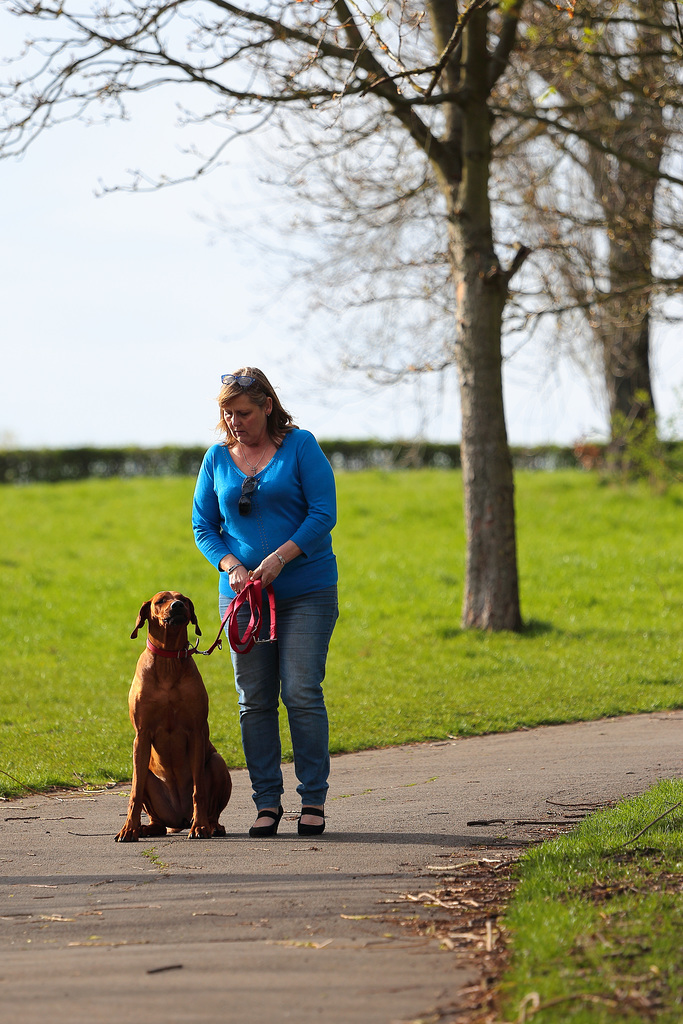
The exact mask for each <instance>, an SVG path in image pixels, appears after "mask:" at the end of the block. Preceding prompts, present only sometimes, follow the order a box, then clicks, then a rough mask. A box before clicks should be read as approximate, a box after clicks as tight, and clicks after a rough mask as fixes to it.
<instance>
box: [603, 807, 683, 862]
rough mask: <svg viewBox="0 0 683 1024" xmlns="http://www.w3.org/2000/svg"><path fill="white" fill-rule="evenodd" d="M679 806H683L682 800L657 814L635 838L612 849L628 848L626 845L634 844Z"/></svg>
mask: <svg viewBox="0 0 683 1024" xmlns="http://www.w3.org/2000/svg"><path fill="white" fill-rule="evenodd" d="M681 804H683V800H679V801H678V803H677V804H673V805H672V806H671V807H669V808H668V809H667V810H666V811H664V812H663V814H659V815H658V816H657V817H656V818H653V819H652V821H650V822H649V823H648V824H647V825H646V826H645V828H641V830H640V832H638V833H637V834H636V835H635V836H632V837H631V838H630V839H627V840H626V842H625V843H619V845H618V846H615V847H614V849H615V850H621V849H622V848H623V847H624V846H628V845H629V843H635V841H636V839H640V837H641V836H642V835H643V834H644V833H645V832H647V830H648V829H649V828H652V826H653V825H656V824H657V822H658V821H661V820H662V818H666V816H667V814H671V812H672V811H675V810H676V808H677V807H680V806H681Z"/></svg>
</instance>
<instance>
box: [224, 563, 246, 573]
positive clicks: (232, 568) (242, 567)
mask: <svg viewBox="0 0 683 1024" xmlns="http://www.w3.org/2000/svg"><path fill="white" fill-rule="evenodd" d="M235 569H244V566H243V565H242V563H241V562H235V564H234V565H231V566H230V568H229V569H228V576H229V575H230V573H231V572H234V571H235Z"/></svg>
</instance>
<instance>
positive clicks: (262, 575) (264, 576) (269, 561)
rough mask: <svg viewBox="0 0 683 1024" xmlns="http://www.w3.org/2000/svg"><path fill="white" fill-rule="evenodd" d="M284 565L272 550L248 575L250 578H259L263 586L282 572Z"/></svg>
mask: <svg viewBox="0 0 683 1024" xmlns="http://www.w3.org/2000/svg"><path fill="white" fill-rule="evenodd" d="M283 568H284V566H283V564H282V562H281V561H280V559H279V558H278V556H277V555H276V554H275V553H274V552H273V553H271V554H270V555H266V557H265V558H264V559H263V561H262V562H261V564H260V565H257V566H256V568H255V569H253V570H252V571H251V572H250V573H249V577H250V579H252V580H261V583H262V584H263V586H264V587H267V586H268V584H269V583H272V582H273V580H274V579H277V577H278V576H279V575H280V573H281V572H282V570H283Z"/></svg>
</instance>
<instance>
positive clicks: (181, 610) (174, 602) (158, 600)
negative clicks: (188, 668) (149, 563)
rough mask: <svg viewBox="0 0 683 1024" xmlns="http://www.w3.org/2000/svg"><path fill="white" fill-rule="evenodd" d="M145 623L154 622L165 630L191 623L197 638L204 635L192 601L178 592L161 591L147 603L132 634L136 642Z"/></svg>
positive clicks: (141, 609)
mask: <svg viewBox="0 0 683 1024" xmlns="http://www.w3.org/2000/svg"><path fill="white" fill-rule="evenodd" d="M145 622H149V623H151V622H154V623H156V624H158V625H160V626H161V627H162V628H163V629H173V628H178V627H180V626H187V624H188V623H189V622H191V623H192V624H193V626H194V632H195V636H201V635H202V631H201V629H200V628H199V623H198V622H197V616H196V615H195V610H194V605H193V604H192V601H191V600H190V599H189V597H185V595H184V594H181V593H179V592H178V591H177V590H160V591H159V593H158V594H155V595H154V597H152V598H150V600H149V601H145V603H144V604H143V605H142V606H141V608H140V611H139V612H138V618H137V622H136V623H135V628H134V629H133V632H132V633H131V634H130V638H131V640H135V638H136V637H137V635H138V630H139V629H140V627H141V626H142V625H143V623H145Z"/></svg>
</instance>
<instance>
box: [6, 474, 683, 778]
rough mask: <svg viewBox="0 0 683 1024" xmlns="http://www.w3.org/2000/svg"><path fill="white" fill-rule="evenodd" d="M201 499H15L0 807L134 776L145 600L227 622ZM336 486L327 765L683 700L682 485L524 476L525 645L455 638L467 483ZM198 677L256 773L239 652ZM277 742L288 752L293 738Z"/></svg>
mask: <svg viewBox="0 0 683 1024" xmlns="http://www.w3.org/2000/svg"><path fill="white" fill-rule="evenodd" d="M193 487H194V482H193V480H191V479H189V478H183V477H176V478H150V479H142V478H139V479H126V480H89V481H79V482H75V483H65V484H54V485H43V484H36V485H31V486H27V487H3V488H0V533H1V534H2V537H3V548H2V551H1V552H0V579H1V584H2V585H1V586H0V610H1V612H2V622H3V627H4V636H3V640H4V644H3V652H2V671H1V672H0V794H3V793H4V794H7V795H12V794H16V793H18V792H20V791H21V789H22V787H24V786H31V787H35V788H38V789H44V788H47V787H49V786H53V785H60V786H63V785H82V784H84V783H93V784H102V783H104V782H107V781H109V780H114V781H120V780H124V779H127V778H129V777H130V771H131V741H132V730H131V726H130V723H129V721H128V715H127V704H126V701H127V692H128V688H129V685H130V680H131V678H132V675H133V669H134V665H135V661H136V659H137V657H138V654H139V652H140V649H141V648H142V646H143V644H144V640H143V638H142V636H140V637H139V638H138V641H137V642H131V640H130V639H129V634H130V631H131V629H132V627H133V625H134V622H135V617H136V615H137V611H138V608H139V607H140V605H141V603H142V602H143V601H144V600H146V599H147V598H149V597H150V596H151V595H152V594H153V593H155V592H156V591H157V590H161V589H164V588H170V589H178V590H182V591H184V592H185V593H187V594H189V596H190V597H191V598H192V599H193V601H194V603H195V607H196V609H197V613H198V616H199V621H200V624H201V627H202V629H203V631H204V639H205V640H206V641H207V643H206V646H208V645H209V643H210V642H211V639H213V636H214V635H215V632H214V631H215V630H216V629H217V627H218V612H217V574H216V572H215V570H213V569H212V568H211V566H209V565H208V563H207V562H206V561H205V560H204V558H203V557H202V556H201V555H200V554H199V552H198V551H197V549H196V548H195V545H194V540H193V537H192V532H191V529H190V506H191V500H192V491H193ZM338 495H339V522H338V526H337V528H336V529H335V532H334V545H335V550H336V552H337V558H338V562H339V571H340V606H341V618H340V620H339V623H338V625H337V629H336V631H335V635H334V638H333V641H332V648H331V651H330V658H329V662H328V674H327V680H326V684H325V690H326V696H327V702H328V707H329V711H330V725H331V737H332V743H331V746H332V750H333V752H341V751H349V750H359V749H364V748H366V749H367V748H369V747H375V746H386V745H391V744H398V743H405V742H412V741H420V740H429V739H443V738H444V737H446V736H449V735H460V736H465V735H475V734H482V733H487V732H502V731H509V730H512V729H518V728H522V727H527V728H528V727H533V726H535V725H541V724H552V723H559V722H570V721H580V720H588V719H596V718H600V717H605V716H610V715H622V714H631V713H634V712H650V711H657V710H664V709H670V708H677V707H682V706H683V683H682V677H681V660H680V628H679V627H680V609H679V595H680V594H681V593H683V534H682V533H681V530H680V517H681V505H683V488H682V487H680V486H677V487H672V488H671V489H670V490H669V492H668V493H667V494H665V495H653V494H652V493H651V492H650V491H649V490H648V489H647V488H646V487H639V486H635V485H634V486H630V487H628V488H626V487H621V488H617V487H609V486H605V485H603V484H602V483H601V481H600V480H599V479H598V478H597V477H596V476H593V475H590V474H584V473H580V472H577V471H566V472H558V473H531V472H522V473H518V474H517V524H518V548H519V568H520V580H521V598H522V612H523V615H524V618H525V621H526V623H527V627H526V629H525V631H524V632H523V633H521V634H513V633H498V634H482V633H475V632H463V631H462V630H461V629H460V610H461V605H462V593H463V566H464V531H463V525H462V523H463V515H462V478H461V475H460V473H457V472H454V471H439V470H422V471H410V472H392V473H385V472H379V471H377V472H375V471H367V472H361V473H348V474H340V475H339V477H338ZM200 668H201V671H202V674H203V676H204V680H205V682H206V685H207V689H208V691H209V697H210V701H211V710H210V723H211V735H212V739H213V741H214V743H215V744H216V746H217V748H218V749H219V750H220V752H221V753H222V754H223V756H224V757H225V758H226V760H227V761H228V763H229V764H230V765H232V766H240V765H242V764H243V763H244V762H243V755H242V749H241V742H240V736H239V725H238V715H237V702H236V696H235V693H234V686H233V681H232V670H231V666H230V661H229V657H228V654H227V651H226V650H224V651H223V652H215V653H214V654H213V655H212V656H211V657H210V658H204V659H202V660H201V662H200ZM283 745H284V746H283V750H284V755H285V757H290V756H291V748H290V744H289V736H288V733H287V730H286V727H285V726H283ZM3 772H4V773H5V774H2V773H3Z"/></svg>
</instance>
